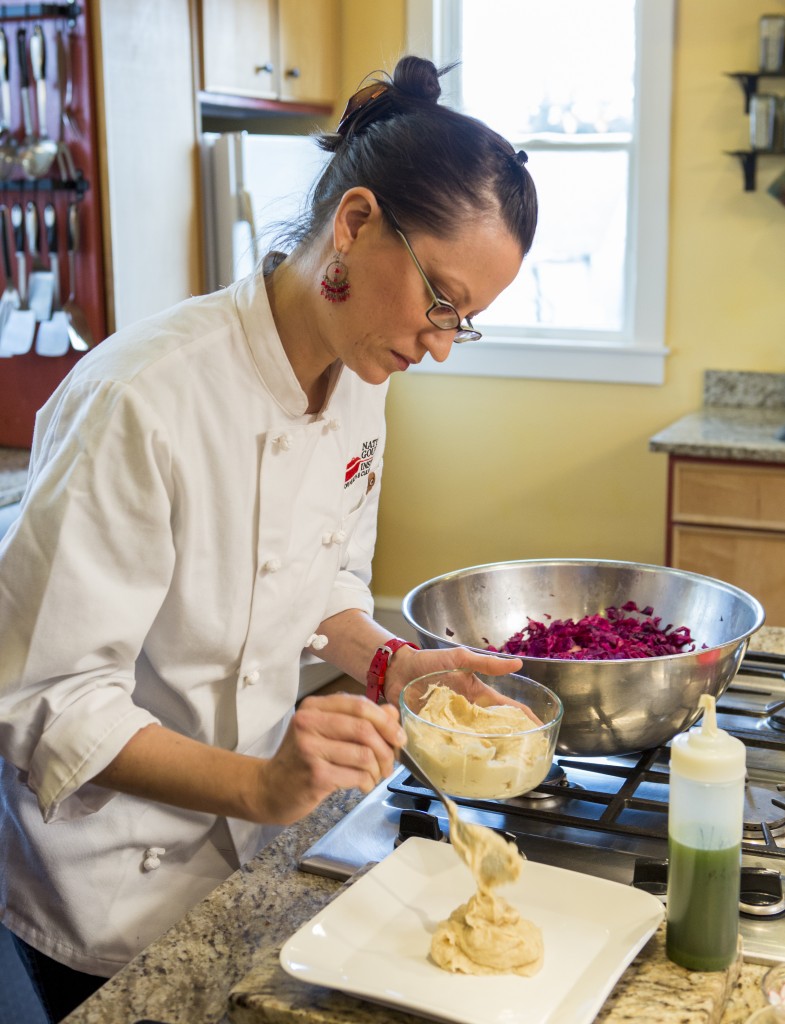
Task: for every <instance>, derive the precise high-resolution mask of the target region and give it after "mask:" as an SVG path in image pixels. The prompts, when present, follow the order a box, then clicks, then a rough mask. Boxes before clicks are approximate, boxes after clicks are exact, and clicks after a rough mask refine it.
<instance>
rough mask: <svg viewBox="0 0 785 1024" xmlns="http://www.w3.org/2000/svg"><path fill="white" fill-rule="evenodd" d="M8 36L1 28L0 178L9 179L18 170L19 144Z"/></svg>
mask: <svg viewBox="0 0 785 1024" xmlns="http://www.w3.org/2000/svg"><path fill="white" fill-rule="evenodd" d="M8 75H9V58H8V37H7V36H6V34H5V29H3V28H0V180H2V181H7V180H8V178H10V177H11V176H12V175H13V174H14V171H15V170H16V161H17V145H16V139H15V138H14V137H13V135H12V134H11V86H10V84H9V80H8Z"/></svg>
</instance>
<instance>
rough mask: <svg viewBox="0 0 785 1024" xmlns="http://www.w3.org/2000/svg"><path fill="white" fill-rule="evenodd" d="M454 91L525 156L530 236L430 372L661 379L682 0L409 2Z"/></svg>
mask: <svg viewBox="0 0 785 1024" xmlns="http://www.w3.org/2000/svg"><path fill="white" fill-rule="evenodd" d="M408 27H409V50H410V52H415V53H430V54H432V55H433V58H434V60H435V61H436V63H437V64H446V63H449V62H451V61H453V60H459V61H460V64H459V66H458V67H457V68H456V69H455V70H453V71H452V72H450V73H449V74H448V75H447V76H445V78H444V79H443V90H444V97H445V101H446V102H448V103H450V104H451V105H452V106H455V107H458V108H459V109H462V110H464V111H466V112H467V113H469V114H472V115H474V116H476V117H480V118H482V120H484V121H486V122H488V123H489V124H490V125H491V126H492V127H494V128H495V129H497V131H499V132H501V134H502V135H504V136H505V137H506V138H508V139H509V140H510V141H511V142H512V143H513V144H514V145H515V146H516V148H523V149H525V150H526V151H527V153H528V154H529V169H530V171H531V173H532V176H533V178H534V180H535V184H536V185H537V191H538V195H539V198H540V221H539V226H538V230H537V236H536V238H535V242H534V245H533V247H532V250H531V252H530V254H529V255H528V256H527V258H526V260H525V261H524V265H523V269H522V271H521V274H520V275H519V277H518V279H517V280H516V281H515V282H514V283H513V285H512V286H511V287H510V288H509V289H508V290H507V291H506V292H505V293H503V294H502V295H501V296H500V297H499V299H497V301H496V302H495V303H494V304H493V306H492V307H491V308H490V309H489V310H488V311H487V312H486V313H485V314H483V317H482V323H481V324H480V322H479V320H478V327H480V329H481V330H482V331H483V340H482V341H481V342H479V343H478V344H477V345H465V346H462V347H461V348H460V349H459V350H457V351H456V352H454V353H453V354H452V355H451V357H450V359H449V360H448V362H447V363H446V364H440V365H437V364H435V363H433V362H432V361H431V360H427V361H426V363H425V364H422V365H421V370H423V371H426V372H445V373H460V374H473V375H485V376H505V377H509V376H524V377H539V378H546V379H568V380H595V381H614V382H633V383H649V384H658V383H662V380H663V377H664V362H665V356H666V354H667V350H666V349H665V347H664V327H665V283H666V262H667V218H668V173H669V137H670V76H671V56H672V55H671V50H672V31H673V0H552V2H550V3H542V0H433V2H423V0H410V2H409V4H408Z"/></svg>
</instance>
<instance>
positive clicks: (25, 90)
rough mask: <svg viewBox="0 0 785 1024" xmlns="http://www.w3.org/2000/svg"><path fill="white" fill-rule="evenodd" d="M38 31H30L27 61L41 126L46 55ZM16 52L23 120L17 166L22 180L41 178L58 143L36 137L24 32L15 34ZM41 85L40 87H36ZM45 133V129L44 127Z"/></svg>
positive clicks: (55, 154)
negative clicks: (33, 80)
mask: <svg viewBox="0 0 785 1024" xmlns="http://www.w3.org/2000/svg"><path fill="white" fill-rule="evenodd" d="M36 29H37V30H38V31H37V32H35V31H34V32H33V40H35V42H32V41H31V46H30V60H31V65H32V66H33V75H34V77H35V80H36V88H37V89H39V93H38V122H39V126H40V125H41V105H40V104H41V100H42V99H43V103H44V110H43V113H44V117H45V116H46V86H45V85H44V86H43V88H40V85H43V78H42V76H43V73H44V70H45V56H44V50H43V38H44V36H43V32H42V31H41V26H40V25H37V26H36ZM16 44H17V51H18V54H19V89H20V93H21V97H22V118H23V121H24V132H25V135H24V139H23V140H22V143H21V145H20V146H19V165H20V166H21V168H22V170H23V172H24V174H25V177H27V178H31V179H32V178H40V177H43V175H44V174H46V173H47V171H48V170H49V168H50V167H51V166H52V163H53V162H54V158H55V157H56V156H57V143H55V142H53V140H52V139H50V138H48V137H47V136H46V135H44V137H43V138H37V137H36V135H35V132H34V130H33V113H32V108H31V104H30V76H29V75H28V72H27V30H26V29H24V28H20V29H17V33H16ZM39 83H40V85H39ZM43 130H44V132H45V131H46V128H45V127H44V129H43Z"/></svg>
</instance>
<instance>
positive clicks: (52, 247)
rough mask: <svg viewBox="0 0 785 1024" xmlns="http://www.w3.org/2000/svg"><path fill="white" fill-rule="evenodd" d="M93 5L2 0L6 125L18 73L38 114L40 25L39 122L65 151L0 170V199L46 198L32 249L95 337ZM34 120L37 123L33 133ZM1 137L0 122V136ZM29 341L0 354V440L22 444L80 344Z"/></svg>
mask: <svg viewBox="0 0 785 1024" xmlns="http://www.w3.org/2000/svg"><path fill="white" fill-rule="evenodd" d="M90 15H91V11H90V5H88V4H78V3H54V2H53V3H3V2H2V0H0V32H2V33H4V34H5V36H6V39H7V58H8V60H7V68H8V72H7V76H4V75H3V72H2V60H0V108H2V106H3V89H4V85H3V78H4V77H7V85H6V86H5V97H6V99H7V98H8V97H9V96H10V108H11V109H10V117H9V121H10V125H9V134H10V136H11V137H12V138H14V139H16V140H17V141H19V140H20V139H23V138H24V136H25V134H26V132H25V110H24V103H23V95H24V92H23V91H24V89H25V78H27V88H28V90H29V92H28V99H29V103H30V105H32V106H33V118H32V120H33V122H34V123H35V122H36V121H37V118H36V116H35V111H36V110H37V107H36V106H35V104H36V102H37V99H38V89H39V86H38V84H37V81H36V77H35V71H36V64H35V62H34V58H33V55H32V53H31V52H30V49H29V48H30V40H31V37H32V34H33V33H34V32H37V41H39V42H40V43H42V48H43V52H44V57H45V59H44V62H43V68H42V69H41V71H42V73H41V75H40V77H41V78H42V79H43V89H44V95H45V103H44V109H45V124H44V125H43V126H42V127H43V129H44V131H45V134H46V135H47V136H48V137H49V138H50V139H53V140H55V141H57V142H58V143H59V144H61V149H62V148H63V147H64V149H65V154H63V153H62V152H61V151H60V149H59V150H58V156H57V159H56V160H55V162H54V163H53V164H52V166H51V168H50V169H49V170H48V171H46V172H45V173H44V174H42V175H41V176H40V177H35V178H30V177H28V176H26V174H25V173H23V172H22V171H21V170H20V169H18V168H15V169H14V171H13V173H11V174H9V175H7V176H6V180H2V174H0V205H4V206H6V207H7V208H8V209H9V210H10V209H11V207H12V206H14V204H22V206H23V207H26V206H27V204H28V203H31V202H32V203H33V204H35V206H36V207H37V210H38V215H39V219H40V218H41V217H42V214H43V212H44V208H45V206H46V205H47V204H51V205H52V206H54V208H55V211H56V227H55V232H54V233H53V234H52V235H51V237H47V233H46V232H44V231H42V234H41V247H40V253H39V255H40V257H41V258H42V259H43V261H44V263H45V264H46V263H47V261H49V257H50V253H51V252H54V253H55V255H56V256H57V257H58V258H57V259H56V260H55V261H54V264H55V265H56V266H57V270H58V275H59V278H58V279H59V283H60V292H61V298H62V300H63V301H65V299H66V297H67V296H68V294H69V292H70V291H71V290H72V288H73V290H74V291H75V294H76V299H77V302H78V304H79V306H80V307H81V308H82V309H83V310H84V313H85V315H86V318H87V322H88V324H89V330H90V333H91V334H92V337H93V338H94V339H95V340H96V341H100V340H101V339H103V338H104V337H105V336H106V296H105V285H104V266H103V243H102V231H101V218H100V210H99V190H98V189H97V188H95V187H92V186H93V185H94V184H95V183H96V182H97V181H98V159H97V152H96V112H95V95H94V88H93V80H94V78H93V66H92V65H93V54H92V48H91V36H90ZM21 32H24V33H26V36H25V39H26V44H27V48H28V60H27V61H26V62H25V64H24V65H23V64H22V63H21V60H20V57H21V52H20V47H19V45H18V35H19V33H21ZM1 56H2V54H1V53H0V58H1ZM66 70H67V72H68V74H67V75H66V74H65V71H66ZM1 116H2V110H1V109H0V117H1ZM39 127H40V126H37V125H36V133H37V134H38V129H39ZM2 138H3V133H2V132H1V131H0V140H2ZM0 148H1V147H0ZM0 156H1V154H0ZM74 209H75V210H77V211H78V234H79V248H78V251H77V252H76V253H74V257H73V261H72V262H73V265H74V274H73V281H71V280H70V274H69V266H68V263H69V261H68V260H67V258H66V253H67V250H68V240H69V239H68V221H69V212H71V211H73V210H74ZM9 241H10V244H11V246H12V252H13V242H14V240H13V238H12V237H11V238H10V239H9ZM26 258H27V270H28V272H29V271H30V269H31V267H32V255H31V254H30V253H28V254H27V257H26ZM1 269H2V267H1V265H0V270H1ZM0 279H2V273H0ZM37 340H38V335H37V334H36V342H37ZM36 342H34V343H33V345H32V347H31V349H30V351H29V352H27V353H26V354H20V355H14V356H12V357H11V358H0V445H8V446H14V447H29V445H30V443H31V441H32V434H33V424H34V420H35V413H36V411H37V410H38V409H39V408H40V407H41V406H42V405H43V404H44V402H45V401H46V400H47V398H48V397H49V395H50V394H51V393H52V391H53V390H54V389H55V388H56V387H57V385H58V384H59V383H60V381H61V380H62V378H63V377H64V376H65V375H66V374H67V373H68V371H69V370H70V369H71V368H72V366H74V365H75V363H76V362H77V361H78V359H79V358H81V356H82V355H83V352H78V351H76V350H74V349H69V350H68V351H67V353H66V354H64V355H60V356H58V357H56V358H52V357H51V356H50V357H45V356H44V355H42V354H39V353H38V352H37V351H36Z"/></svg>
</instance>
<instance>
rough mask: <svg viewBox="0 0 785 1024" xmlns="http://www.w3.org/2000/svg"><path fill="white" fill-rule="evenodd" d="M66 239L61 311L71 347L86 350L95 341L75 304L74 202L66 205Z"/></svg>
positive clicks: (76, 232) (76, 223)
mask: <svg viewBox="0 0 785 1024" xmlns="http://www.w3.org/2000/svg"><path fill="white" fill-rule="evenodd" d="M66 239H67V248H68V289H69V292H68V298H67V299H66V301H65V303H64V304H63V312H64V313H65V315H66V317H67V318H68V337H69V338H70V339H71V347H72V348H74V349H76V351H77V352H86V351H87V350H88V349H89V348H92V347H93V345H95V341H94V339H93V332H92V331H91V330H90V325H89V324H88V322H87V317H86V316H85V313H84V310H83V309H82V307H81V306H78V305H77V304H76V253H77V251H78V249H79V210H78V208H77V205H76V203H70V204H69V206H68V221H67V223H66Z"/></svg>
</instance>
